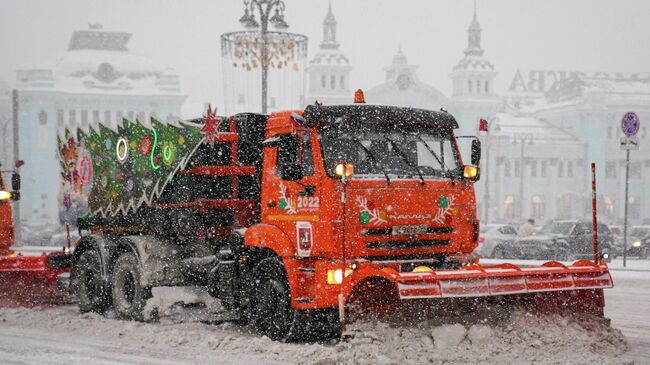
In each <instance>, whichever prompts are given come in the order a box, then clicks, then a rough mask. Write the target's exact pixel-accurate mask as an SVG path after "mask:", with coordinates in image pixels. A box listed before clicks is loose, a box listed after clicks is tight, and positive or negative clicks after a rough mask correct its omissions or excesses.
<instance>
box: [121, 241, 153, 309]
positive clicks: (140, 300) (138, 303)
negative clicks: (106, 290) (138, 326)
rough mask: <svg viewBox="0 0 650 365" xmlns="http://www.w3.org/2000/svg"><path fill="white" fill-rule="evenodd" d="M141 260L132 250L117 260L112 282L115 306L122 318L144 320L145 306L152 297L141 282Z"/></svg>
mask: <svg viewBox="0 0 650 365" xmlns="http://www.w3.org/2000/svg"><path fill="white" fill-rule="evenodd" d="M140 272H141V270H140V262H139V261H138V258H137V257H136V256H135V255H134V254H133V253H130V252H125V253H123V254H121V255H120V256H119V257H118V258H117V260H116V261H115V266H114V268H113V277H112V282H111V294H112V295H111V296H112V299H113V307H114V308H115V312H117V314H118V316H119V317H120V318H122V319H131V320H136V321H142V320H144V307H145V305H146V303H147V299H149V297H151V293H150V290H149V289H148V288H145V287H143V286H142V284H141V282H140V275H141V274H140Z"/></svg>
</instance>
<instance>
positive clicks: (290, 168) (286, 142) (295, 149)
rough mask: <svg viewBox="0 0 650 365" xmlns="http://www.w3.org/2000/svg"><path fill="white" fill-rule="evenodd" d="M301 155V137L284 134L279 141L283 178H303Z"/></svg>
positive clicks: (292, 179) (294, 179) (279, 161)
mask: <svg viewBox="0 0 650 365" xmlns="http://www.w3.org/2000/svg"><path fill="white" fill-rule="evenodd" d="M299 156H300V137H298V136H297V135H295V134H285V135H282V136H281V138H280V140H279V141H278V169H279V171H280V177H282V179H284V180H290V181H296V180H300V179H302V178H303V171H302V165H301V164H300V159H299Z"/></svg>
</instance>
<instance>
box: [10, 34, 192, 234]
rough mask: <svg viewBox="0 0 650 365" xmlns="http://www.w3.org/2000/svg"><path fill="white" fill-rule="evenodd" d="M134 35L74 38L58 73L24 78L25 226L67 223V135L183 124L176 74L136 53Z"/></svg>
mask: <svg viewBox="0 0 650 365" xmlns="http://www.w3.org/2000/svg"><path fill="white" fill-rule="evenodd" d="M130 38H131V34H129V33H123V32H109V31H104V30H102V29H101V28H99V27H98V26H94V27H93V28H92V29H90V30H79V31H74V32H73V33H72V36H71V38H70V43H69V45H68V50H67V52H66V53H65V54H64V55H63V57H61V59H60V60H59V62H58V63H57V64H55V65H52V66H51V67H45V68H31V69H20V70H17V81H16V88H17V89H18V100H17V105H18V129H19V130H18V144H19V148H18V156H16V157H17V158H20V159H22V160H25V166H24V167H23V168H22V170H21V171H22V175H23V187H22V195H21V200H20V202H19V204H20V219H21V220H22V221H23V222H26V223H29V224H32V225H35V226H38V225H46V224H53V223H56V222H58V221H59V219H58V212H59V204H58V199H57V196H58V194H59V187H60V182H59V178H58V177H59V174H60V173H59V165H58V164H59V162H58V151H57V134H60V133H62V132H63V130H64V129H65V128H69V129H71V130H75V129H76V128H77V127H81V128H92V127H93V126H95V125H97V123H99V122H102V123H104V125H107V126H110V127H112V128H116V127H117V126H118V125H120V123H121V121H122V118H128V119H130V120H134V119H136V118H137V119H138V120H141V121H144V122H145V123H148V122H149V118H150V117H156V118H158V119H160V120H175V119H177V117H178V116H179V115H180V111H181V105H182V104H183V102H184V101H185V98H186V97H185V96H184V95H182V94H181V92H180V84H179V77H178V75H176V74H175V73H174V72H173V71H172V70H171V69H165V68H162V67H160V66H159V65H158V64H157V63H156V62H154V61H152V60H150V59H148V58H146V57H143V56H140V55H137V54H134V53H132V52H130V51H129V49H128V47H127V44H128V41H129V39H130Z"/></svg>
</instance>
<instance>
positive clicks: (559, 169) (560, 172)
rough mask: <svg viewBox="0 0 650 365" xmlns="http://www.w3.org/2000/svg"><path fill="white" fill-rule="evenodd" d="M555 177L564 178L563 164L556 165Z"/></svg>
mask: <svg viewBox="0 0 650 365" xmlns="http://www.w3.org/2000/svg"><path fill="white" fill-rule="evenodd" d="M557 177H564V162H562V161H560V162H558V163H557Z"/></svg>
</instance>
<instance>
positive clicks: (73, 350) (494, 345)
mask: <svg viewBox="0 0 650 365" xmlns="http://www.w3.org/2000/svg"><path fill="white" fill-rule="evenodd" d="M484 262H485V263H487V260H485V261H484ZM518 263H519V264H523V263H530V262H522V261H518ZM628 264H629V265H628V269H627V270H623V269H622V267H621V266H622V265H620V263H619V262H618V261H615V262H614V263H613V264H612V265H611V266H612V275H613V277H614V281H615V285H616V287H615V288H614V289H610V290H607V291H606V293H607V294H606V298H607V306H606V311H605V312H606V316H607V317H609V318H611V320H612V327H613V328H609V327H607V326H606V325H605V324H604V323H598V322H594V323H588V324H578V323H574V322H572V321H568V320H566V319H563V318H559V317H545V318H535V317H532V316H530V315H528V314H525V313H515V314H514V315H513V317H512V318H511V319H510V320H509V321H508V323H504V324H502V325H499V326H495V327H488V326H485V325H480V324H479V325H476V324H473V325H465V326H463V325H460V324H445V325H440V324H428V323H417V324H413V325H408V324H405V325H404V326H398V327H395V326H389V325H387V324H383V323H373V322H369V323H357V324H353V325H351V326H350V327H349V329H348V334H349V335H350V338H349V339H348V340H347V341H343V342H340V343H336V342H334V341H331V342H327V343H306V344H285V343H278V342H273V341H271V340H269V339H268V338H264V337H260V336H258V335H256V334H255V333H253V332H252V331H251V330H250V329H249V328H247V327H238V326H236V325H234V324H222V325H206V324H202V323H197V322H192V320H191V318H186V320H185V322H184V323H178V320H177V319H173V320H170V319H164V318H163V319H162V320H161V323H137V322H128V321H119V320H116V319H111V318H105V317H103V316H100V315H97V314H92V313H88V314H83V315H80V314H79V312H78V310H77V308H76V307H75V306H72V305H68V306H62V307H55V308H35V309H7V308H5V309H0V323H1V324H0V363H1V364H62V363H65V364H84V365H86V364H100V365H108V364H111V365H112V364H160V365H167V364H195V363H210V364H235V365H237V364H251V363H259V364H319V365H326V364H327V365H329V364H332V365H334V364H339V363H342V364H355V365H356V364H421V363H445V364H493V363H504V364H522V363H525V364H530V363H535V364H594V363H598V364H650V261H639V260H632V261H631V262H628ZM619 330H620V331H619ZM621 332H622V334H621Z"/></svg>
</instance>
